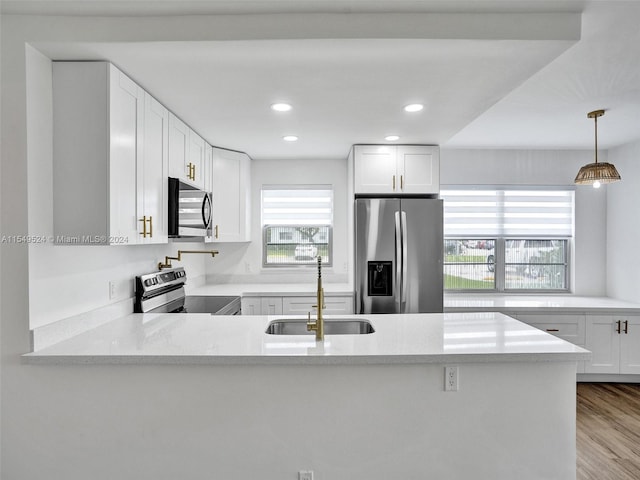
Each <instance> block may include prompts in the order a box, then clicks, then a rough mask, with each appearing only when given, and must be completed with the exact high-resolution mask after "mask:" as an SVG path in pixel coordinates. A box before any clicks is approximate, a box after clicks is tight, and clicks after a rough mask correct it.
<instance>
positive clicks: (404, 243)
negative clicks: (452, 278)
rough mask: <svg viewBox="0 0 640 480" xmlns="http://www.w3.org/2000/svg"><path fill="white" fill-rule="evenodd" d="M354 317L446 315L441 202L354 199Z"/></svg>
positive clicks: (416, 199)
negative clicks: (358, 314) (388, 314)
mask: <svg viewBox="0 0 640 480" xmlns="http://www.w3.org/2000/svg"><path fill="white" fill-rule="evenodd" d="M355 225H356V233H355V243H356V251H355V260H356V268H355V275H356V277H355V280H356V285H355V293H356V298H355V303H356V305H355V311H356V313H437V312H442V289H443V286H442V260H443V252H442V249H443V237H442V200H438V199H434V198H356V212H355Z"/></svg>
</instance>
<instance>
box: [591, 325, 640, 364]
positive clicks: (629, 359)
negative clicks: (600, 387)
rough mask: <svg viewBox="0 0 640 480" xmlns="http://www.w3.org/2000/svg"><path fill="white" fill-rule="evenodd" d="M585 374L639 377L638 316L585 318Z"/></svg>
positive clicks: (639, 336) (639, 341)
mask: <svg viewBox="0 0 640 480" xmlns="http://www.w3.org/2000/svg"><path fill="white" fill-rule="evenodd" d="M585 348H586V349H587V350H590V351H591V361H589V362H587V364H586V367H585V372H586V373H625V374H640V316H633V315H588V316H587V335H586V344H585Z"/></svg>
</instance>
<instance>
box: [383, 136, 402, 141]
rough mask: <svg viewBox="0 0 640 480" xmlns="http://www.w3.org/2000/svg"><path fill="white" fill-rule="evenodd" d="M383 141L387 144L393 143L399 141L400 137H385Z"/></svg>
mask: <svg viewBox="0 0 640 480" xmlns="http://www.w3.org/2000/svg"><path fill="white" fill-rule="evenodd" d="M384 139H385V140H386V141H387V142H395V141H396V140H400V137H399V136H398V135H387V136H386V137H384Z"/></svg>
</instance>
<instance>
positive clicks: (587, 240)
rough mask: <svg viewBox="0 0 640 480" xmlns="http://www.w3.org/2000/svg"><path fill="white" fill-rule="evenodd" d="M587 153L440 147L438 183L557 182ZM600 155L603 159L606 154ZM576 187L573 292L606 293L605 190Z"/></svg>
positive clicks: (566, 179) (565, 182)
mask: <svg viewBox="0 0 640 480" xmlns="http://www.w3.org/2000/svg"><path fill="white" fill-rule="evenodd" d="M592 155H593V152H591V151H575V150H566V151H565V150H560V151H558V150H553V151H549V150H488V149H487V150H464V149H442V151H441V155H440V183H441V184H442V185H447V184H448V185H558V186H570V187H573V186H574V185H573V179H574V178H575V176H576V173H578V170H579V169H580V167H581V166H582V165H584V164H585V163H588V162H591V161H592V159H591V156H592ZM601 158H602V159H604V160H606V152H602V154H601ZM611 188H615V187H614V186H610V187H603V188H600V189H594V188H592V187H586V186H576V190H575V191H576V194H575V205H576V209H575V242H574V250H573V265H574V274H573V276H572V278H571V286H572V290H573V293H575V294H577V295H596V296H597V295H605V292H606V279H605V270H606V251H607V249H606V247H607V189H611Z"/></svg>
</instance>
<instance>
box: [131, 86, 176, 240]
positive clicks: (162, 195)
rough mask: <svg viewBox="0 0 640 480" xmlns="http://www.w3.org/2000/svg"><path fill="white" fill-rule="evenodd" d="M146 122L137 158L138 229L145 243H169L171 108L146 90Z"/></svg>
mask: <svg viewBox="0 0 640 480" xmlns="http://www.w3.org/2000/svg"><path fill="white" fill-rule="evenodd" d="M143 123H144V128H143V137H142V154H141V158H140V159H139V160H138V162H137V198H138V206H137V212H138V215H137V217H138V232H139V235H141V237H142V240H141V242H142V243H167V241H168V232H167V202H168V199H167V195H168V191H167V190H168V185H167V172H168V168H169V111H168V110H167V109H166V108H165V107H164V106H163V105H161V104H160V102H158V101H157V100H156V99H155V98H153V97H152V96H151V95H150V94H149V93H147V92H145V93H144V122H143ZM138 238H139V239H140V236H139V237H138Z"/></svg>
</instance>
